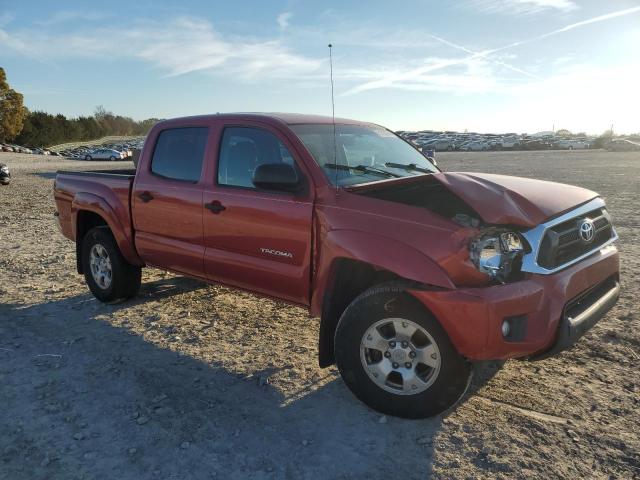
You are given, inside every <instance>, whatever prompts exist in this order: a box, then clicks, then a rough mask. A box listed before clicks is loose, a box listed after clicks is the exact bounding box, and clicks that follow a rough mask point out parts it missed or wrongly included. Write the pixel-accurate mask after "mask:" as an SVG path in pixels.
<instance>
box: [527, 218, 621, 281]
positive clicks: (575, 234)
mask: <svg viewBox="0 0 640 480" xmlns="http://www.w3.org/2000/svg"><path fill="white" fill-rule="evenodd" d="M585 219H590V220H591V221H592V222H593V227H594V237H593V240H592V241H590V242H587V241H585V240H583V238H582V237H581V235H580V225H581V224H582V223H583V221H584V220H585ZM613 235H614V232H613V228H612V226H611V217H610V216H609V214H608V213H607V211H606V210H605V209H604V208H598V209H595V210H592V211H590V212H587V213H585V214H583V215H579V216H577V217H574V218H572V219H570V220H567V221H566V222H562V223H559V224H558V225H554V226H553V227H551V228H549V229H548V230H546V232H545V234H544V236H543V238H542V243H541V244H540V252H539V254H538V265H540V266H541V267H544V268H547V269H550V270H551V269H554V268H558V267H560V266H562V265H564V264H566V263H569V262H571V261H572V260H574V259H576V258H578V257H581V256H582V255H585V254H587V253H589V252H591V251H596V250H598V248H599V247H600V246H602V245H603V244H605V243H606V242H607V241H609V240H610V239H611V238H612V237H613Z"/></svg>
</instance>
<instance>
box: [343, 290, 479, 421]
mask: <svg viewBox="0 0 640 480" xmlns="http://www.w3.org/2000/svg"><path fill="white" fill-rule="evenodd" d="M385 318H406V319H408V320H411V321H412V322H414V323H416V324H418V325H419V326H421V327H422V328H424V329H425V330H426V331H427V332H428V333H429V334H430V335H431V336H432V337H433V339H434V340H435V343H436V344H437V347H438V349H439V351H440V360H441V363H440V371H439V372H438V374H437V377H436V378H435V381H434V382H433V383H432V384H431V386H429V387H428V388H427V389H426V390H424V391H422V392H420V393H416V394H413V395H411V394H409V395H400V394H397V393H393V392H389V391H387V390H384V389H383V388H382V387H381V386H379V385H377V384H376V383H375V382H374V381H373V380H372V379H371V378H370V377H369V375H368V374H367V372H366V371H365V369H364V367H363V364H362V362H361V360H360V342H361V339H362V338H363V336H364V334H365V332H366V331H367V329H368V328H369V327H370V326H371V325H373V324H374V323H376V322H377V321H379V320H383V319H385ZM335 358H336V363H337V365H338V369H339V370H340V374H341V375H342V378H343V380H344V382H345V383H346V384H347V386H348V387H349V389H350V390H351V391H352V392H353V394H354V395H355V396H356V397H357V398H358V399H360V400H361V401H362V402H364V403H365V404H367V405H368V406H369V407H371V408H373V409H374V410H377V411H378V412H380V413H384V414H386V415H393V416H396V417H403V418H425V417H430V416H433V415H437V414H439V413H442V412H444V411H446V410H448V409H450V408H452V407H453V406H455V405H456V403H457V402H458V401H459V400H460V399H461V398H462V396H463V395H464V393H465V392H466V390H467V388H468V387H469V384H470V382H471V377H472V374H473V368H472V365H471V364H470V363H469V362H468V361H467V360H466V359H465V358H464V357H462V356H461V355H459V354H458V352H456V350H455V348H454V347H453V345H452V344H451V341H450V340H449V337H448V336H447V334H446V333H445V331H444V329H443V328H442V327H441V326H440V324H439V323H438V321H437V320H436V319H435V318H434V317H433V315H431V314H430V313H429V312H428V311H427V310H426V309H425V308H424V307H423V306H422V305H421V304H420V302H418V301H417V300H416V299H415V298H413V297H412V296H411V295H410V294H408V293H406V292H405V291H404V290H403V288H402V286H401V285H398V284H393V283H392V284H383V285H379V286H375V287H372V288H370V289H369V290H367V291H365V292H364V293H362V294H361V295H360V296H358V297H357V298H356V299H355V300H354V301H353V302H352V303H351V304H350V305H349V306H348V307H347V309H346V310H345V312H344V313H343V314H342V317H341V318H340V321H339V323H338V327H337V329H336V335H335Z"/></svg>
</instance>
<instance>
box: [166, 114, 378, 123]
mask: <svg viewBox="0 0 640 480" xmlns="http://www.w3.org/2000/svg"><path fill="white" fill-rule="evenodd" d="M208 119H211V120H234V121H237V120H242V119H244V120H247V121H250V120H254V121H263V122H267V123H272V122H273V123H281V124H286V125H300V124H324V125H331V124H332V123H333V121H334V120H333V118H332V117H329V116H324V115H309V114H303V113H261V112H246V113H245V112H241V113H216V114H211V115H196V116H190V117H179V118H171V119H167V120H165V121H163V122H160V123H164V122H180V121H185V120H186V121H188V120H194V121H195V120H201V121H202V120H208ZM335 123H337V124H343V125H345V124H346V125H374V124H372V123H370V122H361V121H358V120H350V119H348V118H336V119H335Z"/></svg>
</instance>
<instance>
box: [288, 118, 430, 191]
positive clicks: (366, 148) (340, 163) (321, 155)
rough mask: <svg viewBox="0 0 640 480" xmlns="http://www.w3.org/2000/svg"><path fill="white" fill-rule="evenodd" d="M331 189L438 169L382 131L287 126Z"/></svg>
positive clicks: (341, 127)
mask: <svg viewBox="0 0 640 480" xmlns="http://www.w3.org/2000/svg"><path fill="white" fill-rule="evenodd" d="M290 127H291V129H292V130H293V131H294V132H295V133H296V135H298V137H299V138H300V140H302V143H304V145H305V146H306V147H307V149H308V150H309V152H310V153H311V155H312V156H313V158H314V160H315V161H316V163H317V164H318V165H320V167H321V168H322V170H323V171H324V172H325V175H326V176H327V178H328V179H329V181H330V182H331V183H332V184H333V185H336V184H337V185H340V186H346V185H355V184H359V183H367V182H375V181H378V180H384V179H388V178H394V177H409V176H414V175H424V174H425V173H434V172H437V171H438V169H437V168H436V167H435V166H434V165H433V164H432V163H431V162H430V161H429V160H427V159H426V158H425V157H424V156H423V155H422V154H421V153H420V152H419V151H418V150H416V149H415V148H413V147H412V146H411V145H409V144H408V143H407V142H405V141H404V140H402V139H401V138H399V137H398V136H396V135H395V134H394V133H392V132H390V131H388V130H385V129H384V128H382V127H375V126H363V125H336V126H335V128H336V142H335V147H334V142H333V125H330V124H329V125H315V124H308V125H290Z"/></svg>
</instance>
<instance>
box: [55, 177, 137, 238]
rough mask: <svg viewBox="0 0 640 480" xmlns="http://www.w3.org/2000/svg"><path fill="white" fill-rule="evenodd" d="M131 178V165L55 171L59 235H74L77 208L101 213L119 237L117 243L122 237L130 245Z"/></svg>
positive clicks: (131, 235)
mask: <svg viewBox="0 0 640 480" xmlns="http://www.w3.org/2000/svg"><path fill="white" fill-rule="evenodd" d="M134 178H135V170H134V169H121V170H89V171H58V172H57V174H56V179H55V182H54V187H53V190H54V198H55V202H56V208H57V214H58V221H59V224H60V230H61V231H62V233H63V235H65V236H66V237H67V238H69V239H71V240H75V239H76V234H77V231H76V227H77V211H78V210H79V209H81V210H84V211H89V212H91V211H95V212H99V213H100V214H102V215H103V216H105V217H106V218H104V220H105V221H106V222H107V223H108V224H109V227H110V228H111V231H112V232H113V233H114V235H115V236H116V238H118V237H120V238H119V240H120V241H119V243H120V242H122V241H123V240H124V241H125V242H127V243H129V244H131V245H133V233H132V224H131V222H132V220H131V205H130V201H131V188H132V186H133V180H134ZM81 206H82V208H80V207H81ZM120 246H121V247H122V245H120Z"/></svg>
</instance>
